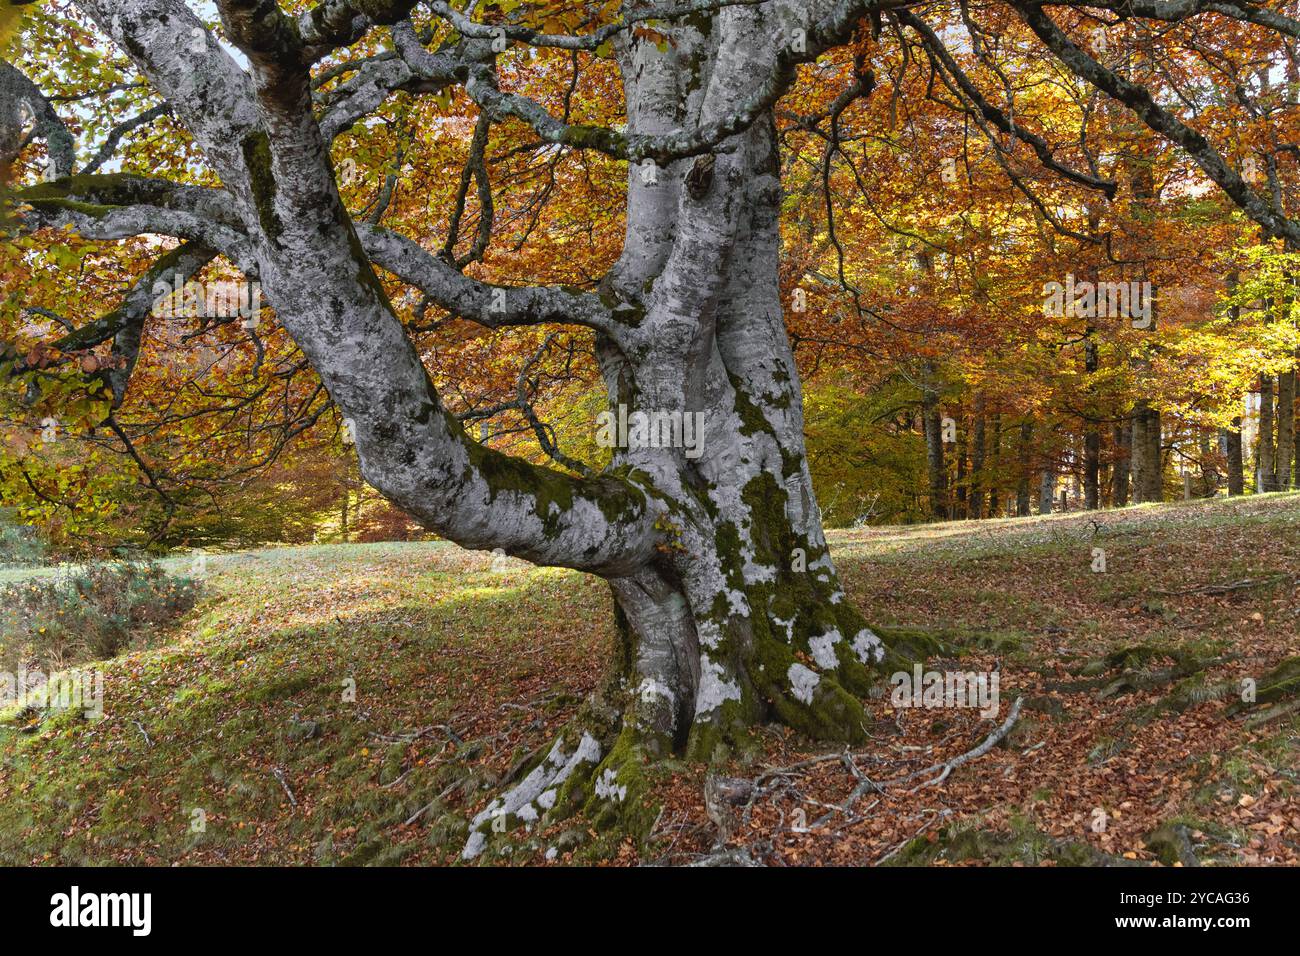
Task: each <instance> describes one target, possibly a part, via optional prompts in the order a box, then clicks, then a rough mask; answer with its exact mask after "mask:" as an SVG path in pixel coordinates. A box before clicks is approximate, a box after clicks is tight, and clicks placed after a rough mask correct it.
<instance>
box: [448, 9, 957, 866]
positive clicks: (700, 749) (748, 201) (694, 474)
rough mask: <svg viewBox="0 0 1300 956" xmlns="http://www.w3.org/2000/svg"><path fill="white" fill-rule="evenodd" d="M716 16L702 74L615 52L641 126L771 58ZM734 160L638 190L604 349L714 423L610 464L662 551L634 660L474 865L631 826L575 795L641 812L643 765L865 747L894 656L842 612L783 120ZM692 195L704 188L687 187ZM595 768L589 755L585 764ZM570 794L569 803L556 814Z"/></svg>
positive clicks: (670, 174)
mask: <svg viewBox="0 0 1300 956" xmlns="http://www.w3.org/2000/svg"><path fill="white" fill-rule="evenodd" d="M722 19H723V20H724V21H727V22H728V23H730V24H731V28H730V29H728V30H726V31H724V32H723V33H722V35H721V36H717V35H716V34H715V35H714V36H713V37H709V36H699V35H694V33H693V31H692V30H690V29H683V30H681V31H680V32H679V34H678V35H677V37H676V39H677V42H676V51H677V54H678V55H679V56H682V57H686V58H688V60H693V63H692V65H691V66H690V68H689V70H686V71H682V72H674V73H667V74H666V73H665V72H664V70H663V60H662V56H661V55H660V54H659V53H658V52H657V51H656V50H655V49H654V47H653V45H652V44H638V45H637V49H636V50H635V51H632V50H626V49H625V50H623V51H622V53H621V59H622V64H623V75H624V82H625V85H626V86H627V94H628V95H627V99H628V103H629V129H630V130H634V131H640V132H646V133H653V132H659V131H660V130H659V129H657V128H656V127H658V126H660V125H666V126H668V127H671V126H672V125H673V124H674V122H675V120H674V119H673V118H672V116H671V111H673V110H677V109H681V108H682V106H681V105H680V102H681V101H683V100H684V101H685V108H686V109H687V110H690V109H692V108H698V109H699V110H700V111H701V114H702V116H701V119H702V121H707V120H709V119H711V118H712V117H711V116H710V111H711V110H714V109H718V110H721V109H723V108H724V107H725V108H729V107H731V106H732V105H733V104H732V103H731V100H730V98H729V97H727V96H725V95H724V94H725V93H726V91H727V89H728V86H729V84H732V83H734V82H735V78H734V77H725V76H715V77H714V79H713V80H712V81H707V82H705V83H702V84H700V87H701V89H700V91H699V92H690V90H691V88H692V87H693V86H694V85H695V84H694V83H693V82H692V81H691V80H690V74H691V72H692V71H700V72H702V73H703V74H705V75H708V72H709V69H710V67H711V66H712V65H713V64H714V63H715V62H717V61H719V60H723V59H726V60H728V61H730V60H732V59H736V58H738V57H739V50H741V49H745V48H753V47H758V48H762V47H763V46H764V45H765V44H767V43H768V42H770V41H769V39H768V33H769V31H770V29H771V27H770V25H769V24H766V23H764V22H763V18H762V17H761V15H759V14H757V13H753V12H749V11H745V12H741V11H739V10H734V11H732V12H729V13H725V14H723V15H722ZM714 42H718V43H720V44H721V49H718V48H716V47H715V46H714V45H713V43H714ZM733 45H735V48H734V49H733ZM741 62H742V63H743V62H744V61H743V58H741ZM701 98H702V102H700V103H699V105H698V107H696V106H695V102H696V101H697V100H699V99H701ZM729 145H730V147H731V149H730V150H729V151H728V152H719V153H717V154H716V156H713V157H709V159H708V160H707V161H704V160H684V161H679V162H676V163H674V164H672V165H671V166H669V167H668V168H667V169H666V170H661V171H660V172H659V174H658V177H657V179H658V182H657V184H655V185H649V184H647V183H645V182H643V180H642V178H641V177H640V176H638V175H636V174H635V172H634V173H633V174H632V175H631V176H630V178H629V206H628V223H627V238H626V243H625V251H624V254H623V256H622V258H621V259H620V261H619V263H618V265H617V266H616V267H615V269H614V270H613V272H612V273H611V278H610V281H609V286H610V288H611V289H612V290H613V291H614V292H615V293H616V294H617V295H619V296H620V297H623V298H625V299H629V300H634V301H639V302H641V303H642V304H643V308H644V312H643V315H642V316H641V317H640V321H639V322H638V323H637V325H636V326H635V328H634V329H629V330H621V335H622V337H623V338H624V341H623V342H621V343H620V342H616V341H614V340H612V339H611V338H610V337H609V336H605V335H601V336H600V337H599V339H598V344H599V349H598V354H599V357H600V360H601V365H602V371H603V374H604V376H605V379H606V384H607V386H608V389H609V392H610V395H611V403H612V404H618V403H623V404H626V405H627V406H628V408H629V409H639V410H644V411H669V412H676V411H681V412H683V413H688V414H689V413H705V414H707V426H706V427H707V441H706V442H705V443H704V449H703V453H702V454H701V455H700V457H699V458H698V459H695V460H691V459H687V458H684V457H683V456H682V455H681V453H680V452H678V451H675V450H671V449H670V450H662V449H653V448H650V449H629V450H622V449H620V450H618V451H617V453H616V454H615V458H614V463H613V465H612V470H613V471H616V472H621V473H625V474H638V475H644V476H646V477H645V483H646V493H647V495H648V496H650V497H652V498H653V500H655V501H657V502H659V503H660V507H661V517H660V518H659V521H658V523H659V524H660V525H661V526H666V527H667V528H668V529H669V536H668V540H667V541H666V542H665V543H664V544H662V545H661V546H660V547H659V549H658V550H657V552H656V553H655V554H654V555H653V557H652V558H651V559H650V560H649V561H648V562H647V563H645V564H644V565H641V566H635V567H633V568H631V569H629V572H628V573H626V574H624V575H620V576H612V580H611V587H612V590H613V593H614V597H615V600H616V602H617V605H618V608H619V623H620V630H621V633H622V635H623V639H624V645H623V652H622V655H621V657H620V659H619V661H618V662H617V664H616V668H615V671H614V674H613V679H612V682H611V684H610V685H609V687H610V688H611V690H609V691H607V692H606V693H605V694H603V695H602V696H601V697H600V702H599V705H598V706H597V705H593V706H589V707H588V708H587V710H586V711H585V713H584V715H583V716H582V717H581V718H580V719H579V721H578V724H577V726H575V728H573V729H572V730H571V731H570V734H569V736H568V737H567V738H566V739H564V740H561V741H560V742H559V743H557V745H556V746H557V748H558V750H557V752H556V754H555V756H554V757H553V758H552V759H548V760H546V761H543V762H542V763H541V764H539V765H538V766H537V767H536V768H535V769H534V770H533V771H532V773H531V774H529V776H528V777H526V778H525V780H524V781H523V782H522V783H521V784H519V785H518V786H517V787H516V788H515V789H513V790H512V791H510V792H509V793H507V794H504V795H503V796H502V797H501V798H499V800H498V801H496V802H494V803H493V804H492V805H489V806H488V807H487V808H486V809H485V810H484V811H483V812H482V813H480V814H479V816H478V817H476V819H475V821H474V833H473V834H472V835H471V841H470V844H469V845H467V847H466V856H473V855H475V854H476V853H477V852H478V851H479V850H480V849H481V848H482V847H483V845H484V843H485V841H486V838H487V831H488V828H489V825H490V823H491V822H492V820H493V818H494V817H496V816H500V815H501V814H503V813H504V814H508V815H510V816H511V817H512V818H522V819H525V820H527V819H528V818H529V816H530V815H532V814H540V813H544V812H546V808H547V807H548V806H550V805H551V804H554V805H556V806H563V805H564V804H565V803H566V802H569V803H573V802H574V800H575V799H577V800H579V801H585V802H586V810H587V812H588V813H589V814H592V815H597V816H599V815H609V814H612V813H615V812H618V810H619V807H616V806H614V805H613V803H612V802H611V801H609V800H608V799H606V798H605V797H604V796H602V793H608V792H609V785H603V786H601V787H597V789H596V790H595V791H594V792H593V791H592V790H591V788H590V787H589V786H587V785H586V784H585V783H583V781H590V780H593V779H594V780H597V781H598V782H599V781H601V780H608V781H610V782H611V784H610V785H617V786H619V787H628V788H629V791H628V793H627V795H626V796H625V797H620V800H619V802H620V803H621V804H622V805H624V806H627V805H635V804H634V801H633V791H635V790H636V789H637V788H638V786H639V782H638V781H639V779H640V778H639V767H640V762H641V760H642V759H643V758H644V757H646V756H649V757H655V756H663V755H667V754H670V753H674V752H677V753H685V754H686V755H688V756H691V757H695V758H699V759H709V758H710V757H711V756H712V755H713V754H714V752H715V749H716V748H717V746H718V745H719V744H721V743H723V742H725V741H728V740H733V739H735V738H736V737H737V736H738V735H743V734H744V733H745V728H747V727H749V726H751V725H753V724H755V723H758V722H762V721H769V720H778V721H781V722H783V723H785V724H787V725H789V726H792V727H795V728H797V729H799V730H801V731H804V732H805V733H807V734H809V735H810V736H813V737H816V738H820V739H825V740H834V741H841V742H844V743H853V742H861V741H862V740H863V739H864V736H865V733H866V731H865V726H866V717H865V712H864V709H863V706H862V703H861V701H860V698H861V697H862V696H864V695H866V694H867V693H868V692H869V690H870V687H871V686H872V684H873V682H874V678H873V673H872V669H873V668H875V667H877V666H878V665H879V664H880V662H881V661H882V660H883V659H884V655H885V648H884V647H883V645H882V644H881V642H880V640H879V639H878V638H877V636H876V635H875V634H874V633H873V632H872V631H871V630H870V629H869V628H868V627H867V625H866V623H865V622H864V621H863V619H862V618H861V617H860V616H859V614H858V613H857V612H856V611H855V610H854V609H853V608H852V606H851V605H850V604H849V603H848V601H846V600H845V597H844V593H843V591H842V589H841V587H840V584H839V579H838V576H837V573H836V570H835V566H834V564H833V562H832V560H831V556H830V553H829V551H828V549H827V545H826V540H825V537H824V536H823V533H822V527H821V514H820V510H819V509H818V506H817V501H816V496H815V495H814V492H813V488H812V482H811V478H810V475H809V470H808V465H807V458H806V454H805V450H804V440H803V415H802V407H803V405H802V394H801V390H800V384H799V376H798V372H797V369H796V367H795V362H794V357H793V354H792V352H791V349H790V346H789V342H788V339H787V335H786V331H785V326H784V318H783V313H782V304H781V300H780V297H779V288H778V282H777V278H778V270H777V267H778V255H779V250H780V236H779V232H778V213H779V210H780V203H781V187H780V181H779V178H778V174H779V164H778V161H777V153H776V139H775V132H774V124H773V122H772V119H771V117H770V116H764V117H763V118H761V119H760V120H759V121H758V122H756V123H755V124H754V125H753V126H752V127H751V128H750V130H749V131H748V132H746V133H743V134H741V135H738V136H735V137H733V138H732V140H731V141H730V143H729ZM706 162H707V163H708V164H709V168H708V175H707V178H706V177H705V176H704V175H703V174H702V170H704V168H705V165H704V164H705V163H706ZM692 177H693V178H694V180H695V182H696V183H697V186H696V187H695V188H691V189H686V188H683V187H682V183H683V180H685V179H688V178H692ZM701 180H703V181H705V182H706V185H703V186H699V185H698V183H699V182H700V181H701ZM647 288H648V289H650V290H651V291H650V292H649V294H643V293H642V291H641V290H644V289H647ZM933 382H934V376H933V374H929V375H928V381H927V385H930V384H932V383H933ZM924 403H925V404H924V420H925V432H926V443H927V457H928V460H929V466H930V482H931V489H930V490H931V506H932V509H933V514H934V516H935V517H936V518H942V517H947V501H946V498H947V495H946V492H947V488H946V473H945V471H944V461H943V435H942V424H941V420H940V415H939V408H938V396H937V389H933V388H931V389H928V390H927V391H926V392H925V395H924ZM617 688H621V690H618V689H617ZM601 708H603V711H602V710H601ZM584 752H586V753H589V754H590V759H582V760H579V761H578V764H577V765H575V764H574V761H575V759H577V758H579V757H581V756H582V755H583V754H584ZM566 768H567V769H566ZM557 788H558V790H559V791H560V792H559V795H558V798H556V799H551V798H546V799H544V795H545V794H547V793H550V792H553V791H555V790H556V789H557ZM574 792H576V793H577V794H578V797H577V798H574V797H572V796H571V794H572V793H574ZM557 801H558V802H557Z"/></svg>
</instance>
